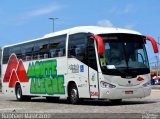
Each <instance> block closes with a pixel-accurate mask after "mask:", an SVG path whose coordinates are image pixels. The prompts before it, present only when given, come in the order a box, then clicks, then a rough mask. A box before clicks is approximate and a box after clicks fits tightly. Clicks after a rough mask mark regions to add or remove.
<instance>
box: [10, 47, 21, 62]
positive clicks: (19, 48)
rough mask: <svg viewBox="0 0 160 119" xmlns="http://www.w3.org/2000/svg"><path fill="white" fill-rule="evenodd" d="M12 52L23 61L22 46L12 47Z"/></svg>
mask: <svg viewBox="0 0 160 119" xmlns="http://www.w3.org/2000/svg"><path fill="white" fill-rule="evenodd" d="M12 52H13V53H15V54H16V56H17V58H18V59H22V52H21V46H15V47H12Z"/></svg>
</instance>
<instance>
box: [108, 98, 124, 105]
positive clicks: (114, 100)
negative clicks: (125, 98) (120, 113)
mask: <svg viewBox="0 0 160 119" xmlns="http://www.w3.org/2000/svg"><path fill="white" fill-rule="evenodd" d="M110 102H111V103H113V104H120V103H121V102H122V99H112V100H110Z"/></svg>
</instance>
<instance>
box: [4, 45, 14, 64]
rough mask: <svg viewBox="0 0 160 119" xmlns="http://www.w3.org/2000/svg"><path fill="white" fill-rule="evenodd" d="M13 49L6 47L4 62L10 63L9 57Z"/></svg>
mask: <svg viewBox="0 0 160 119" xmlns="http://www.w3.org/2000/svg"><path fill="white" fill-rule="evenodd" d="M11 51H12V50H11V48H4V51H3V64H7V63H8V60H9V57H10V55H11V54H12V52H11Z"/></svg>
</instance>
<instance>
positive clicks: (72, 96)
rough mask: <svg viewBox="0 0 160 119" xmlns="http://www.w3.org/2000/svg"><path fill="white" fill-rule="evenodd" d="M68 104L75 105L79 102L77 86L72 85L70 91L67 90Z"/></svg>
mask: <svg viewBox="0 0 160 119" xmlns="http://www.w3.org/2000/svg"><path fill="white" fill-rule="evenodd" d="M68 94H69V95H68V96H69V98H68V99H69V102H70V103H71V104H76V103H78V102H79V94H78V89H77V86H76V85H75V84H73V85H72V86H71V87H70V89H69V93H68Z"/></svg>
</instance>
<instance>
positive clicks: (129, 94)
mask: <svg viewBox="0 0 160 119" xmlns="http://www.w3.org/2000/svg"><path fill="white" fill-rule="evenodd" d="M100 92H101V93H100V98H101V99H126V98H143V97H147V96H149V95H150V93H151V87H150V86H148V87H139V88H101V91H100Z"/></svg>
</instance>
